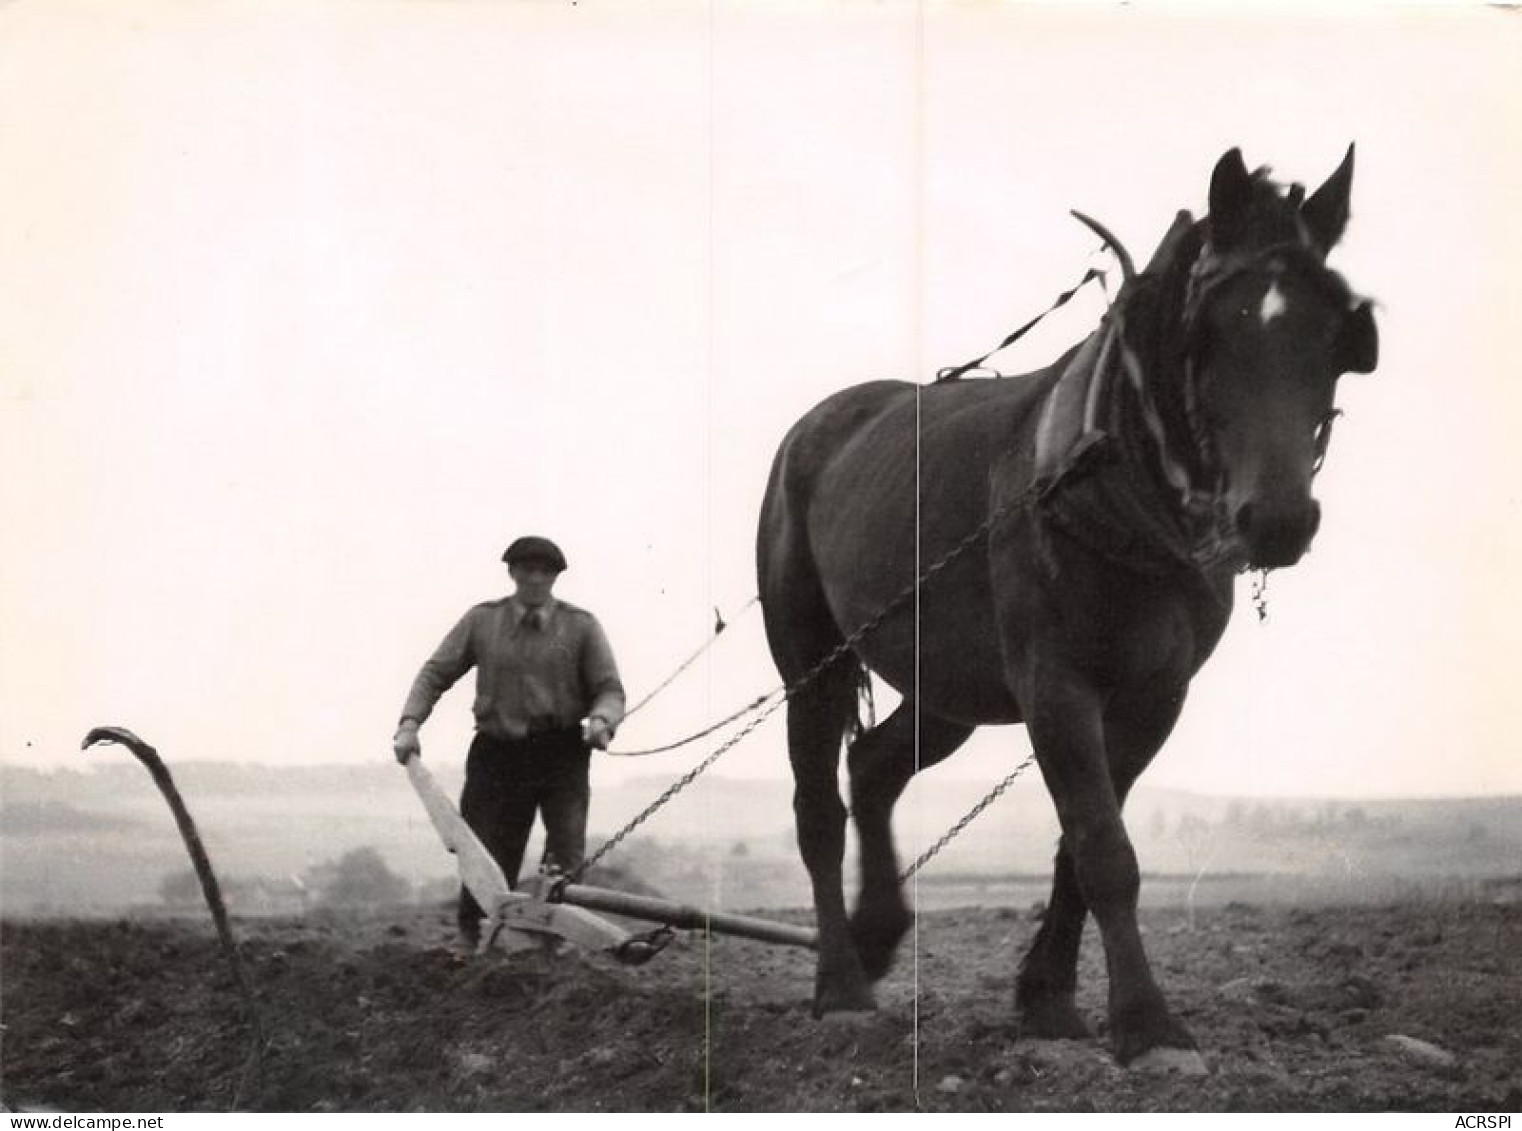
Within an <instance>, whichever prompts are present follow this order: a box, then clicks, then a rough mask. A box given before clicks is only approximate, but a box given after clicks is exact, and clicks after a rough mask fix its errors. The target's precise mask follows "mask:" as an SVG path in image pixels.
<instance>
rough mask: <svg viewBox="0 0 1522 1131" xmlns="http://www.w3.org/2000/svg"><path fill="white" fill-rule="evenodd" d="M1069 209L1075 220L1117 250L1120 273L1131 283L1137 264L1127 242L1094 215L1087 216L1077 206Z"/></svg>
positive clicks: (1116, 256) (1113, 249)
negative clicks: (1123, 241)
mask: <svg viewBox="0 0 1522 1131" xmlns="http://www.w3.org/2000/svg"><path fill="white" fill-rule="evenodd" d="M1068 211H1069V212H1071V213H1072V214H1073V218H1074V219H1075V220H1077V221H1078V222H1079V223H1080V224H1082V225H1083V226H1084V227H1086V228H1088V229H1089V230H1090V231H1091V232H1093V233H1094V234H1095V235H1096V236H1098V237H1099V238H1100V239H1102V240H1104V242H1105V246H1106V247H1108V248H1110V249H1111V250H1112V251H1114V252H1115V258H1116V259H1118V260H1120V273H1121V275H1122V276H1124V279H1125V282H1127V283H1129V282H1130V281H1131V280H1132V279H1134V278H1136V264H1135V262H1133V261H1132V259H1131V253H1130V252H1129V251H1127V250H1126V245H1125V244H1123V243H1121V242H1120V240H1118V239H1116V238H1115V234H1114V233H1113V232H1111V231H1110V229H1109V228H1106V227H1105V226H1104V225H1103V224H1101V223H1100V222H1099V221H1098V220H1096V219H1094V218H1093V217H1092V216H1085V215H1084V214H1083V213H1082V212H1080V211H1078V209H1076V208H1071V209H1069V210H1068Z"/></svg>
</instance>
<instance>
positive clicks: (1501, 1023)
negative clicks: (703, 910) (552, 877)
mask: <svg viewBox="0 0 1522 1131" xmlns="http://www.w3.org/2000/svg"><path fill="white" fill-rule="evenodd" d="M772 915H773V917H777V918H790V919H793V920H795V921H802V920H803V919H805V918H806V917H805V916H803V915H802V914H801V913H798V912H773V913H772ZM1035 916H1036V912H1034V911H1032V910H1028V909H1016V908H1013V907H1004V908H991V907H981V908H962V909H947V910H937V911H927V912H924V913H923V914H922V915H921V918H920V921H919V925H918V930H917V935H916V936H915V939H916V941H915V943H914V944H913V945H906V949H905V951H904V952H903V953H902V954H901V955H900V959H899V962H898V964H897V966H896V968H895V969H894V971H893V972H892V973H891V974H890V975H889V977H888V978H887V979H886V981H885V982H884V983H883V984H882V986H881V988H880V993H879V1010H878V1012H877V1013H875V1014H873V1015H869V1016H867V1017H865V1018H864V1019H861V1020H855V1021H847V1022H840V1021H828V1022H822V1023H821V1022H816V1021H814V1020H812V1019H811V1018H810V1016H809V1012H808V1002H807V998H808V993H809V989H810V986H811V983H812V955H810V954H808V953H806V952H803V951H797V950H785V949H780V948H771V947H767V946H764V945H761V944H758V943H751V942H747V941H743V940H735V939H712V940H710V939H705V938H703V937H701V936H697V935H683V936H679V937H678V939H677V941H676V942H675V943H674V944H673V945H672V946H671V947H670V948H668V950H667V951H666V952H665V953H663V954H662V955H660V956H659V957H658V958H656V959H655V960H654V961H653V962H651V963H650V964H648V965H646V966H643V967H639V968H629V967H624V966H620V965H618V964H617V963H615V962H614V961H613V960H612V959H611V958H608V957H606V956H603V955H601V954H586V953H582V952H571V951H567V952H563V953H560V954H551V953H545V952H540V951H532V952H527V953H523V952H520V953H516V954H506V953H493V954H490V955H487V956H484V957H475V958H472V959H469V960H462V959H461V958H460V957H459V956H458V955H456V954H455V953H453V952H452V950H451V949H450V948H449V946H448V945H446V944H447V943H448V941H449V938H450V925H451V924H450V915H449V913H448V911H447V909H446V908H444V907H441V906H435V907H432V908H416V907H413V908H398V909H396V910H394V911H389V912H382V913H377V912H370V913H368V914H365V915H353V916H349V917H346V918H336V917H333V918H324V917H321V916H309V917H307V918H305V919H300V920H297V919H281V920H248V921H243V922H241V923H240V924H238V932H239V935H240V938H241V939H242V944H241V945H242V950H243V953H244V956H245V959H246V961H247V963H248V965H249V968H250V970H251V972H252V977H253V981H254V984H255V987H256V994H257V999H258V1003H259V1009H260V1012H261V1014H262V1017H263V1023H264V1026H265V1031H266V1036H267V1039H268V1046H267V1051H266V1053H265V1057H264V1063H263V1071H262V1075H261V1076H260V1078H259V1079H258V1080H257V1081H254V1082H252V1085H251V1086H250V1088H249V1089H248V1090H247V1092H246V1094H244V1095H243V1096H241V1097H238V1096H237V1092H238V1090H239V1080H240V1076H241V1068H242V1066H243V1064H244V1062H245V1054H246V1051H247V1049H248V1031H247V1029H246V1027H245V1022H244V1010H243V1006H242V1004H241V998H240V996H239V994H238V992H237V989H236V984H235V982H234V981H233V979H232V977H231V976H230V975H229V973H228V968H227V965H226V963H225V961H224V959H223V957H222V955H221V953H220V952H219V950H218V948H217V945H216V942H215V939H214V937H213V935H212V933H211V931H210V928H209V926H207V925H205V924H203V923H202V922H200V921H199V920H197V919H183V920H170V919H160V920H156V921H135V920H128V919H122V920H118V921H110V922H107V921H98V920H96V921H88V922H80V921H69V920H32V921H17V920H9V921H6V922H5V923H4V924H3V947H0V984H3V986H4V990H5V996H4V1008H5V1016H4V1025H5V1027H4V1045H3V1052H4V1060H3V1077H0V1088H3V1094H4V1099H5V1102H6V1103H7V1104H8V1105H11V1106H12V1107H18V1106H20V1107H35V1106H46V1107H52V1108H58V1109H64V1110H76V1111H77V1110H110V1111H133V1110H141V1111H191V1110H226V1109H229V1108H231V1107H232V1106H233V1105H234V1101H235V1098H237V1099H238V1100H239V1102H240V1103H241V1105H242V1106H243V1107H247V1108H252V1109H264V1110H292V1111H428V1110H439V1111H529V1110H554V1111H565V1110H616V1111H702V1110H713V1111H913V1110H930V1111H1004V1110H1012V1111H1018V1110H1058V1111H1078V1110H1117V1111H1137V1110H1166V1111H1198V1110H1264V1111H1269V1110H1284V1111H1317V1110H1377V1111H1383V1110H1394V1111H1456V1110H1457V1111H1468V1110H1490V1111H1495V1110H1508V1111H1515V1110H1517V1109H1518V1107H1519V1106H1522V1026H1519V1025H1518V1023H1517V1020H1518V1018H1519V1016H1522V977H1519V975H1518V973H1517V968H1516V955H1517V954H1518V953H1519V951H1522V906H1518V905H1517V904H1515V903H1511V902H1502V901H1488V902H1476V901H1448V900H1431V901H1407V902H1404V903H1400V904H1386V905H1381V906H1357V907H1349V906H1341V907H1339V906H1319V907H1315V908H1294V907H1287V906H1279V905H1273V906H1269V905H1262V906H1255V905H1245V904H1240V903H1231V904H1226V905H1217V906H1209V907H1204V908H1198V909H1191V910H1189V911H1186V910H1185V909H1184V908H1181V907H1172V908H1156V907H1154V908H1151V909H1148V910H1145V911H1144V912H1143V920H1142V921H1143V926H1144V930H1145V931H1146V935H1147V940H1148V945H1149V948H1150V950H1151V954H1152V956H1153V960H1154V965H1155V968H1156V970H1157V972H1158V974H1159V977H1160V979H1161V981H1162V982H1163V984H1164V986H1165V987H1166V988H1167V989H1168V992H1169V993H1170V997H1171V1000H1172V1002H1173V1004H1174V1006H1175V1008H1176V1009H1177V1011H1178V1012H1179V1013H1180V1015H1181V1016H1182V1017H1183V1018H1184V1019H1185V1021H1186V1022H1187V1023H1188V1024H1189V1025H1190V1027H1191V1028H1192V1030H1193V1032H1194V1034H1195V1036H1196V1037H1197V1039H1198V1040H1199V1042H1200V1045H1201V1048H1202V1050H1203V1052H1204V1053H1205V1056H1206V1059H1207V1061H1208V1062H1209V1064H1210V1066H1211V1073H1210V1075H1209V1076H1207V1077H1205V1078H1203V1079H1184V1078H1180V1077H1176V1076H1169V1075H1154V1074H1146V1073H1133V1072H1126V1071H1123V1070H1121V1069H1119V1068H1117V1067H1116V1066H1115V1065H1114V1063H1113V1062H1112V1060H1111V1059H1110V1058H1109V1056H1108V1055H1107V1054H1106V1053H1105V1052H1104V1050H1103V1047H1102V1044H1101V1042H1100V1041H1099V1040H1096V1041H1093V1042H1061V1043H1057V1042H1031V1041H1023V1040H1021V1039H1020V1038H1019V1034H1018V1033H1017V1031H1016V1029H1015V1026H1014V1024H1013V1022H1012V1018H1011V1012H1010V1005H1011V995H1012V981H1013V973H1014V968H1015V964H1016V962H1017V960H1018V956H1019V954H1020V953H1021V952H1022V950H1023V948H1024V946H1025V944H1026V943H1027V942H1028V940H1029V938H1030V936H1031V934H1032V933H1033V932H1034V930H1035V928H1036V918H1035ZM1082 978H1083V981H1082V990H1081V995H1080V1000H1081V1004H1082V1005H1083V1006H1084V1007H1085V1009H1086V1010H1087V1012H1088V1013H1089V1015H1090V1016H1091V1018H1092V1019H1093V1020H1094V1021H1095V1022H1096V1023H1099V1024H1100V1025H1101V1027H1102V1013H1103V1009H1102V1005H1103V1001H1104V977H1103V966H1102V960H1101V956H1100V953H1099V946H1098V944H1097V940H1096V939H1095V937H1094V934H1093V930H1092V927H1091V928H1090V932H1089V935H1088V937H1087V938H1086V940H1085V946H1084V953H1083V975H1082ZM1413 1042H1422V1043H1420V1044H1417V1043H1413Z"/></svg>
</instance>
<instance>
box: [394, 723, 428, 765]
mask: <svg viewBox="0 0 1522 1131" xmlns="http://www.w3.org/2000/svg"><path fill="white" fill-rule="evenodd" d="M391 749H392V750H393V751H395V752H396V760H397V761H398V762H400V763H401V764H402V765H404V766H405V765H406V764H407V763H408V762H409V761H410V760H412V759H413V758H421V757H422V756H423V744H422V743H421V742H419V741H418V736H417V720H416V719H403V720H402V723H401V725H400V726H399V727H397V728H396V737H395V738H393V739H392V740H391Z"/></svg>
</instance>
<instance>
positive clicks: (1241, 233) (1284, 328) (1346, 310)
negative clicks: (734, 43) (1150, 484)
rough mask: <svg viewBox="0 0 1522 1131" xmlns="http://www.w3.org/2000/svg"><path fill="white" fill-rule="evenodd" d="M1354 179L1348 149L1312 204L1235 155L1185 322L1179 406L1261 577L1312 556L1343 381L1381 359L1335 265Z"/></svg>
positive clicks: (1222, 168)
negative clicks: (1329, 259)
mask: <svg viewBox="0 0 1522 1131" xmlns="http://www.w3.org/2000/svg"><path fill="white" fill-rule="evenodd" d="M1352 179H1353V150H1352V147H1351V146H1350V147H1349V148H1348V153H1347V156H1346V157H1345V158H1343V161H1342V164H1341V165H1340V166H1339V167H1338V169H1337V171H1336V172H1335V173H1333V174H1332V175H1331V177H1330V178H1328V180H1327V182H1326V183H1325V184H1324V185H1322V186H1321V187H1320V188H1319V189H1317V190H1316V192H1314V193H1313V194H1312V195H1311V196H1310V197H1309V198H1308V199H1307V198H1305V196H1304V190H1303V189H1302V188H1301V187H1300V186H1298V185H1294V186H1290V187H1289V188H1288V189H1284V188H1282V187H1280V186H1278V185H1276V184H1275V183H1274V182H1272V181H1270V180H1269V179H1268V177H1267V176H1266V173H1265V172H1264V171H1259V172H1257V173H1249V172H1248V171H1247V168H1246V166H1245V165H1244V164H1243V163H1242V155H1241V153H1240V151H1238V150H1236V149H1233V150H1232V151H1231V152H1229V153H1227V154H1226V155H1225V156H1224V157H1222V158H1221V160H1220V161H1219V162H1218V163H1217V165H1216V167H1215V172H1214V174H1213V175H1212V177H1211V182H1210V215H1209V218H1208V220H1207V221H1205V222H1204V224H1203V225H1201V227H1200V231H1201V232H1202V233H1203V234H1204V236H1205V239H1204V242H1203V244H1202V245H1201V246H1200V250H1199V253H1198V255H1197V257H1196V258H1195V259H1194V263H1193V267H1192V269H1191V270H1190V273H1189V278H1188V283H1187V288H1186V292H1185V296H1184V304H1183V311H1182V315H1183V318H1182V329H1183V332H1184V338H1183V343H1182V345H1183V350H1182V352H1183V361H1184V369H1185V379H1184V387H1183V401H1184V405H1183V407H1184V410H1185V412H1186V413H1187V415H1188V417H1189V425H1190V429H1191V431H1193V432H1194V433H1195V435H1196V439H1197V441H1198V443H1199V444H1200V445H1201V447H1202V448H1203V451H1202V453H1201V457H1202V462H1203V464H1204V465H1205V467H1206V468H1208V470H1209V472H1210V474H1211V477H1212V478H1213V479H1214V480H1215V489H1216V491H1217V492H1219V498H1220V501H1221V502H1222V504H1223V510H1224V513H1223V515H1222V518H1223V520H1224V522H1225V523H1226V524H1229V531H1228V533H1229V534H1230V536H1231V537H1232V540H1233V541H1234V542H1235V543H1236V544H1237V545H1238V546H1239V548H1240V551H1241V553H1242V554H1243V556H1244V557H1245V558H1246V560H1247V564H1248V565H1249V566H1252V567H1256V568H1269V567H1276V566H1287V565H1293V564H1294V563H1295V562H1297V561H1299V560H1300V557H1301V555H1303V554H1304V553H1305V551H1306V549H1307V548H1308V547H1309V546H1310V542H1311V538H1312V537H1313V536H1314V535H1315V533H1316V528H1317V526H1318V525H1319V523H1320V516H1321V508H1320V505H1319V504H1318V503H1317V502H1316V500H1315V499H1314V498H1313V497H1312V495H1311V480H1312V477H1313V476H1314V474H1315V472H1316V469H1317V468H1318V466H1319V465H1320V462H1321V458H1322V456H1323V455H1324V454H1325V449H1326V443H1327V441H1328V439H1329V435H1330V432H1329V430H1330V427H1331V421H1332V417H1333V415H1334V409H1333V397H1334V394H1335V392H1336V385H1337V378H1338V377H1339V376H1340V375H1341V374H1343V373H1346V372H1350V371H1351V372H1358V373H1367V372H1370V371H1371V370H1372V369H1373V368H1374V366H1375V363H1376V361H1377V359H1378V353H1379V339H1378V332H1377V330H1376V328H1375V325H1374V316H1373V313H1372V310H1371V306H1370V304H1369V303H1368V302H1361V301H1357V300H1356V299H1355V298H1354V296H1353V294H1352V292H1351V291H1350V290H1349V289H1348V286H1347V284H1346V283H1344V282H1343V281H1342V279H1341V278H1340V277H1339V276H1338V275H1337V274H1336V273H1335V272H1333V271H1331V270H1330V269H1329V268H1327V266H1326V263H1325V260H1326V255H1327V252H1329V251H1330V250H1331V249H1332V247H1333V246H1334V245H1335V244H1336V243H1337V241H1338V240H1339V239H1340V238H1341V236H1342V232H1343V229H1344V227H1345V226H1346V225H1347V220H1348V195H1349V190H1350V188H1351V186H1352Z"/></svg>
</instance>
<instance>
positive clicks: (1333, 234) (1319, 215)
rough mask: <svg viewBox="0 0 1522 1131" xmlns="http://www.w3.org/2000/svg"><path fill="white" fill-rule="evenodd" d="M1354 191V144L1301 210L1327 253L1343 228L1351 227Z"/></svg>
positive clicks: (1306, 224)
mask: <svg viewBox="0 0 1522 1131" xmlns="http://www.w3.org/2000/svg"><path fill="white" fill-rule="evenodd" d="M1352 191H1353V147H1352V146H1351V145H1349V146H1348V152H1347V155H1346V156H1345V157H1343V159H1342V164H1341V165H1339V166H1337V171H1336V172H1335V173H1333V174H1332V175H1331V176H1330V177H1328V178H1327V179H1326V184H1324V185H1322V186H1321V187H1320V188H1319V189H1317V190H1316V191H1315V192H1314V193H1312V194H1311V198H1310V199H1309V200H1307V201H1306V202H1305V206H1304V207H1303V208H1301V209H1300V216H1301V218H1302V219H1303V220H1304V221H1305V226H1306V227H1307V228H1308V229H1309V230H1310V233H1311V238H1312V239H1314V240H1315V241H1316V246H1317V248H1318V249H1319V250H1320V251H1321V254H1323V255H1325V254H1326V253H1327V252H1329V251H1331V250H1332V248H1333V247H1334V246H1336V244H1337V241H1338V240H1340V239H1342V233H1343V229H1345V228H1346V227H1347V226H1348V198H1349V197H1350V196H1351V195H1352Z"/></svg>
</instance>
